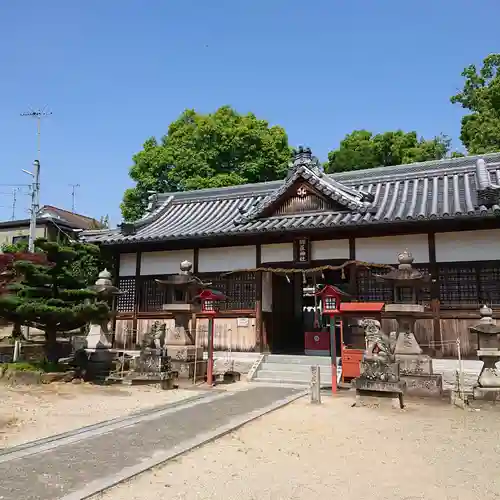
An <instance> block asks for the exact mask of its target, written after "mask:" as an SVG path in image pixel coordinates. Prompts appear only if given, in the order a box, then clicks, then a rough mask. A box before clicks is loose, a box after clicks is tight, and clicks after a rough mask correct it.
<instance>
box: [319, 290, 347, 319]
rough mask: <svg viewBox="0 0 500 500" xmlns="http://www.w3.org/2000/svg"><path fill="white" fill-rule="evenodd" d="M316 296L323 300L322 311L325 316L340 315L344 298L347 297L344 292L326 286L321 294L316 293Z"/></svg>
mask: <svg viewBox="0 0 500 500" xmlns="http://www.w3.org/2000/svg"><path fill="white" fill-rule="evenodd" d="M315 295H316V296H317V297H320V299H321V309H322V313H323V314H324V315H325V316H331V315H332V314H339V312H340V303H341V302H342V296H347V294H346V293H344V292H343V291H342V290H339V289H338V288H337V287H334V286H332V285H325V286H324V287H323V288H322V289H321V290H320V291H319V292H316V294H315Z"/></svg>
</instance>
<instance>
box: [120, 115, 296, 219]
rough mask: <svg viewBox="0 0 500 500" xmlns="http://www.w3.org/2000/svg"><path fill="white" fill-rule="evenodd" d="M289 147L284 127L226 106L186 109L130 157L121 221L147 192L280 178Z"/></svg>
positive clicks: (133, 215)
mask: <svg viewBox="0 0 500 500" xmlns="http://www.w3.org/2000/svg"><path fill="white" fill-rule="evenodd" d="M290 153H291V149H290V147H289V145H288V137H287V135H286V133H285V131H284V129H283V128H281V127H278V126H273V127H270V126H269V123H268V122H267V121H265V120H260V119H258V118H257V117H256V116H255V115H253V114H252V113H249V114H247V115H241V114H239V113H237V112H236V111H235V110H233V109H232V108H230V107H229V106H223V107H221V108H219V109H218V110H217V111H216V112H215V113H212V114H200V113H196V112H195V111H194V110H186V111H184V112H183V113H182V115H181V116H180V117H179V118H178V119H177V120H176V121H174V122H173V123H171V124H170V126H169V128H168V133H167V135H165V136H164V137H163V138H162V139H161V142H158V141H157V140H156V139H155V138H154V137H152V138H150V139H148V140H147V141H146V142H145V143H144V147H143V149H142V151H140V152H139V153H137V154H136V155H135V156H134V158H133V161H134V165H133V166H132V167H131V169H130V177H131V178H132V179H133V180H134V181H135V183H136V186H135V187H134V188H131V189H127V191H126V192H125V194H124V197H123V203H122V204H121V209H122V214H123V217H124V219H125V220H126V221H133V220H136V219H138V218H139V217H141V216H142V215H143V214H144V212H145V210H146V207H147V203H148V196H149V195H150V193H151V192H153V191H154V192H158V193H165V192H173V191H186V190H192V189H202V188H209V187H223V186H232V185H237V184H244V183H253V182H263V181H271V180H276V179H282V178H284V177H285V175H286V172H287V166H288V162H289V160H290Z"/></svg>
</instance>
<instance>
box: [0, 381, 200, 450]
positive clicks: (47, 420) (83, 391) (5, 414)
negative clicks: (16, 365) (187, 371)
mask: <svg viewBox="0 0 500 500" xmlns="http://www.w3.org/2000/svg"><path fill="white" fill-rule="evenodd" d="M196 394H197V391H194V390H182V389H174V390H171V391H162V390H160V389H159V388H155V387H146V386H142V387H127V388H124V387H123V386H97V385H92V384H86V383H85V384H78V385H75V384H64V383H60V384H59V383H54V384H47V385H40V386H18V387H16V388H11V387H7V386H4V385H0V401H1V404H0V448H4V447H7V446H15V445H17V444H21V443H25V442H27V441H32V440H34V439H40V438H44V437H47V436H51V435H53V434H59V433H61V432H66V431H69V430H73V429H76V428H78V427H82V426H86V425H91V424H95V423H97V422H102V421H104V420H109V419H112V418H117V417H121V416H125V415H128V414H130V413H132V412H135V411H138V410H141V409H144V408H150V407H154V406H160V405H164V404H167V403H170V402H174V401H180V400H181V399H185V398H187V397H191V396H195V395H196Z"/></svg>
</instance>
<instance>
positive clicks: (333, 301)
mask: <svg viewBox="0 0 500 500" xmlns="http://www.w3.org/2000/svg"><path fill="white" fill-rule="evenodd" d="M316 295H317V296H319V297H320V299H321V310H322V314H323V315H324V316H328V317H329V318H330V357H331V362H332V393H334V394H335V393H336V392H337V346H336V339H335V316H336V315H337V314H340V302H341V300H342V299H341V297H342V295H345V294H344V293H343V292H342V291H340V290H339V289H338V288H336V287H334V286H332V285H325V286H324V287H323V288H322V289H321V290H320V291H319V292H316Z"/></svg>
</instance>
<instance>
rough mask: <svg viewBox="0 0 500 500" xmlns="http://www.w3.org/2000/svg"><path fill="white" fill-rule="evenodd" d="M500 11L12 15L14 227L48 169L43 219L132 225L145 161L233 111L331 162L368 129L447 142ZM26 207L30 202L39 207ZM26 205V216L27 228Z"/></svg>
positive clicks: (111, 0) (93, 9)
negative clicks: (35, 178)
mask: <svg viewBox="0 0 500 500" xmlns="http://www.w3.org/2000/svg"><path fill="white" fill-rule="evenodd" d="M494 19H500V2H498V0H481V1H477V2H471V1H470V0H469V1H465V0H453V1H452V0H439V1H436V0H420V1H418V2H416V1H414V2H409V1H407V2H403V1H401V0H399V1H396V0H383V1H378V2H375V1H373V0H349V1H348V0H344V1H340V0H309V1H300V0H266V1H264V0H233V1H229V0H210V1H207V0H149V1H139V0H127V1H123V0H121V1H119V0H105V1H103V0H85V1H83V0H80V1H71V2H69V1H67V0H44V1H40V0H25V1H22V2H21V1H16V2H2V6H1V7H0V41H1V43H0V63H1V66H0V67H1V78H0V99H1V102H0V137H1V139H2V140H1V148H0V172H1V176H0V184H2V186H0V193H1V194H0V206H1V208H0V219H8V218H10V216H11V208H10V206H9V205H10V204H11V202H12V197H11V195H10V190H11V187H10V185H11V184H25V183H27V182H28V181H29V178H28V177H27V176H26V175H25V174H23V173H22V172H21V169H22V168H30V166H31V163H32V161H33V159H34V158H35V153H36V139H35V132H36V126H35V123H34V121H32V120H31V119H28V118H21V117H20V116H19V114H20V113H21V112H23V111H27V110H29V109H30V107H31V108H37V107H43V106H48V107H49V108H50V110H51V111H52V112H53V115H52V116H51V117H49V118H48V119H46V120H45V121H44V122H43V124H42V154H41V160H42V178H41V181H42V183H41V201H42V203H46V204H52V205H56V206H59V207H62V208H71V187H70V186H69V184H77V183H78V184H80V188H78V189H77V196H76V210H77V211H78V212H80V213H85V214H88V215H92V216H95V217H99V216H101V215H104V214H109V215H110V216H111V219H112V222H114V223H117V222H119V220H120V211H119V203H120V201H121V197H122V194H123V191H124V190H125V189H126V188H127V187H129V186H131V185H132V183H131V181H130V179H129V178H128V169H129V166H130V165H131V163H132V160H131V158H132V155H133V154H134V153H135V152H137V151H139V150H140V149H141V146H142V143H143V142H144V140H145V139H146V138H148V137H149V136H151V135H156V136H161V135H163V134H164V133H165V132H166V130H167V127H168V124H169V123H170V122H171V121H173V120H174V119H176V118H177V116H178V115H179V114H180V113H181V112H182V111H183V110H184V109H185V108H195V109H196V110H198V111H201V112H210V111H213V110H215V109H216V108H217V107H219V106H221V105H224V104H230V105H232V106H234V107H235V108H236V109H237V110H238V111H240V112H242V113H246V112H248V111H252V112H254V113H255V114H256V115H257V116H259V117H260V118H265V119H267V120H269V122H270V123H271V124H279V125H282V126H283V127H285V129H286V130H287V132H288V135H289V139H290V143H291V144H292V145H299V144H304V145H307V146H310V147H311V148H313V151H314V152H315V153H316V155H317V156H319V157H320V158H321V159H325V158H326V156H327V153H328V151H329V150H331V149H334V148H335V147H337V145H338V143H339V141H340V140H341V139H342V137H343V136H344V135H345V134H346V133H349V132H351V131H352V130H353V129H356V128H367V129H369V130H373V131H375V132H382V131H385V130H392V129H397V128H403V129H405V130H417V131H418V132H419V133H420V134H422V135H424V136H429V137H430V136H434V135H436V134H439V133H440V132H444V133H446V134H448V135H449V136H451V137H452V138H453V141H454V147H455V149H461V145H460V143H459V140H458V135H459V128H460V117H461V109H460V108H459V107H457V106H453V105H451V104H450V103H449V97H450V96H451V95H452V94H454V93H455V91H456V90H457V89H459V88H461V86H462V78H461V76H460V73H461V71H462V69H463V68H464V67H465V66H467V65H468V64H470V63H476V64H479V63H480V62H481V61H482V59H483V58H484V57H485V56H486V55H487V54H489V53H491V52H498V51H500V34H499V33H498V30H496V29H495V28H494V26H495V22H494V21H493V20H494ZM25 192H26V191H25ZM28 203H29V199H28V197H27V196H26V195H23V194H20V195H19V200H18V205H17V207H18V208H17V212H16V215H17V217H18V218H24V217H27V216H28V215H27V212H26V209H27V207H28Z"/></svg>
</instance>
